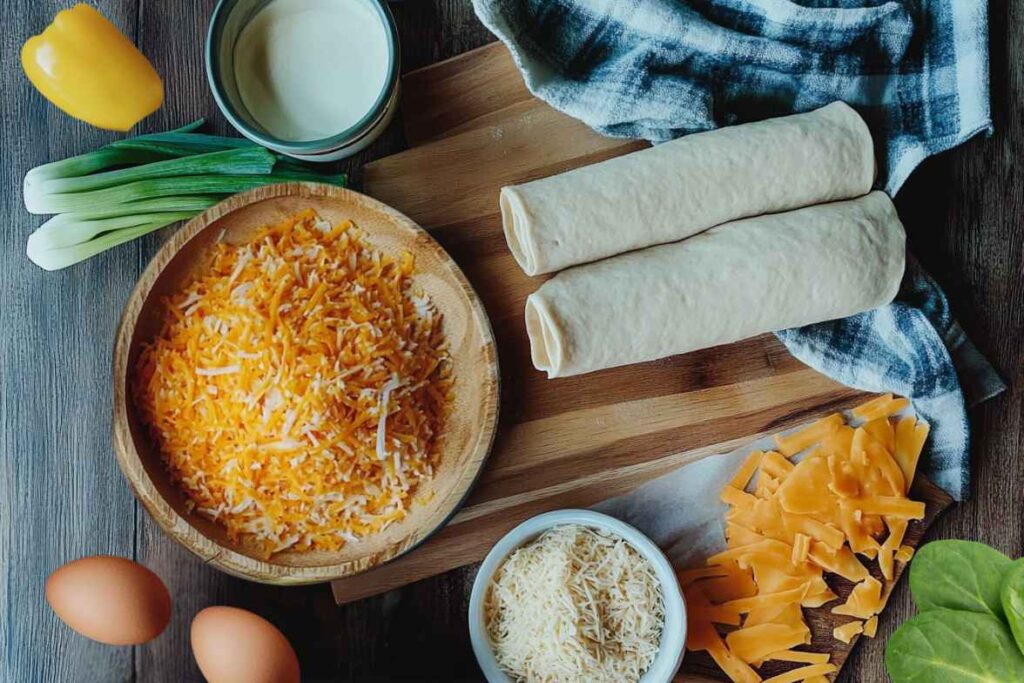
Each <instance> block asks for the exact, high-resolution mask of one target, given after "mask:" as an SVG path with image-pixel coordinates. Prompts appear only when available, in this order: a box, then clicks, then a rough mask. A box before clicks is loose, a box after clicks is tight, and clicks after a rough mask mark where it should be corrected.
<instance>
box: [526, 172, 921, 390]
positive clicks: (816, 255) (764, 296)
mask: <svg viewBox="0 0 1024 683" xmlns="http://www.w3.org/2000/svg"><path fill="white" fill-rule="evenodd" d="M905 241H906V237H905V234H904V231H903V225H902V224H901V223H900V220H899V217H898V216H897V214H896V209H895V207H894V206H893V204H892V201H890V199H889V197H888V196H886V195H885V194H884V193H882V192H873V193H871V194H869V195H866V196H864V197H861V198H860V199H854V200H850V201H844V202H835V203H831V204H823V205H820V206H812V207H808V208H805V209H798V210H796V211H789V212H787V213H780V214H773V215H768V216H759V217H757V218H748V219H743V220H739V221H735V222H732V223H726V224H724V225H721V226H719V227H717V228H713V229H712V230H709V231H707V232H705V233H704V234H701V235H697V236H696V237H691V238H690V239H687V240H683V241H682V242H677V243H674V244H667V245H661V246H657V247H651V248H649V249H643V250H641V251H635V252H632V253H629V254H623V255H621V256H616V257H614V258H610V259H606V260H604V261H600V262H598V263H593V264H589V265H585V266H579V267H577V268H571V269H569V270H566V271H564V272H562V273H559V274H558V275H556V276H555V277H554V278H552V279H551V280H549V281H548V282H546V283H545V284H544V285H543V286H542V287H541V288H540V289H538V290H537V291H536V292H534V293H533V294H531V295H530V297H529V298H528V299H527V301H526V329H527V332H528V334H529V337H530V351H531V355H532V357H533V363H534V365H535V366H536V367H537V369H539V370H545V371H547V373H548V377H565V376H569V375H578V374H582V373H585V372H592V371H594V370H601V369H604V368H611V367H615V366H619V365H627V364H629V363H639V362H643V361H649V360H654V359H657V358H665V357H667V356H673V355H676V354H680V353H686V352H689V351H694V350H696V349H701V348H706V347H710V346H717V345H719V344H726V343H730V342H735V341H738V340H740V339H746V338H748V337H753V336H756V335H758V334H763V333H765V332H771V331H774V330H780V329H784V328H788V327H799V326H801V325H808V324H811V323H816V322H821V321H824V320H832V319H835V318H842V317H845V316H848V315H853V314H855V313H860V312H863V311H867V310H870V309H872V308H876V307H878V306H882V305H884V304H887V303H889V302H890V301H892V299H893V297H895V296H896V292H897V291H898V289H899V285H900V280H901V279H902V277H903V268H904V246H905Z"/></svg>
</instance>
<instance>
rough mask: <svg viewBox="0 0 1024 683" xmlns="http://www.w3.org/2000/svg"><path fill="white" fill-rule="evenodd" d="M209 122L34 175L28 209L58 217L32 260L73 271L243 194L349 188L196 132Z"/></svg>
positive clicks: (45, 228)
mask: <svg viewBox="0 0 1024 683" xmlns="http://www.w3.org/2000/svg"><path fill="white" fill-rule="evenodd" d="M202 123H203V122H202V120H199V121H196V122H193V123H191V124H189V125H187V126H183V127H181V128H178V129H176V130H172V131H168V132H166V133H152V134H148V135H140V136H137V137H134V138H129V139H126V140H118V141H116V142H112V143H110V144H108V145H107V146H105V147H103V148H101V149H99V150H96V151H94V152H90V153H88V154H81V155H79V156H76V157H71V158H69V159H64V160H63V161H57V162H53V163H49V164H44V165H43V166H38V167H36V168H34V169H32V170H31V171H29V172H28V173H27V174H26V175H25V184H24V190H25V194H24V199H25V207H26V208H27V209H28V210H29V211H30V212H31V213H52V214H57V215H56V216H54V217H53V218H51V219H50V220H48V221H46V222H45V223H44V224H43V225H42V226H40V227H39V228H38V229H37V230H36V231H35V232H33V233H32V235H31V236H30V237H29V239H28V246H27V252H28V256H29V258H30V259H31V260H32V261H33V262H34V263H36V264H38V265H39V266H40V267H42V268H45V269H47V270H56V269H58V268H65V267H67V266H70V265H72V264H74V263H78V262H79V261H82V260H84V259H87V258H89V257H90V256H93V255H95V254H98V253H99V252H101V251H104V250H105V249H109V248H111V247H114V246H116V245H118V244H122V243H123V242H127V241H129V240H132V239H135V238H136V237H139V236H141V235H145V234H146V233H149V232H152V231H153V230H157V229H159V228H162V227H164V226H166V225H171V224H172V223H176V222H178V221H182V220H186V219H188V218H191V217H192V216H195V215H196V214H197V213H199V212H201V211H204V210H206V209H208V208H209V207H211V206H213V205H214V204H215V203H217V202H218V201H220V200H222V199H224V198H225V197H227V196H229V195H231V194H234V193H236V192H242V191H245V190H251V189H254V188H257V187H262V186H264V185H270V184H273V183H282V182H321V183H329V184H332V185H339V186H342V187H344V186H345V184H346V181H347V178H346V176H345V175H344V174H336V175H323V174H320V173H316V172H314V171H311V170H309V169H308V168H307V167H306V166H304V165H303V164H301V163H299V162H297V161H295V160H292V159H289V158H285V157H283V156H281V155H278V154H274V153H272V152H270V151H268V150H266V149H264V148H262V147H260V146H259V145H255V144H253V143H251V142H249V141H248V140H243V139H241V138H226V137H220V136H216V135H205V134H202V133H196V132H194V131H195V130H196V129H197V128H198V127H199V126H200V125H202Z"/></svg>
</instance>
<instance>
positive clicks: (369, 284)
mask: <svg viewBox="0 0 1024 683" xmlns="http://www.w3.org/2000/svg"><path fill="white" fill-rule="evenodd" d="M414 266H415V264H414V259H413V257H412V255H411V254H410V253H408V252H404V253H403V254H402V255H401V257H400V258H397V259H393V258H390V257H388V256H386V255H384V254H382V253H381V252H380V251H377V250H375V249H374V248H373V247H372V246H371V245H370V244H368V242H367V241H366V240H365V239H364V236H363V235H362V233H361V231H360V230H359V228H358V227H356V226H355V225H353V224H352V223H351V222H349V221H344V222H341V223H339V224H337V225H331V224H330V223H328V222H326V221H324V220H322V219H320V218H319V216H318V215H317V214H316V213H315V212H314V211H312V210H308V211H304V212H301V213H298V214H296V215H294V216H291V217H290V218H288V219H286V220H284V221H282V222H280V223H278V224H277V225H272V226H270V227H267V228H266V229H264V230H263V231H262V232H260V233H259V234H257V235H256V237H255V238H254V239H253V240H252V241H251V242H250V243H248V244H244V245H230V244H223V243H220V244H217V245H216V246H215V248H214V252H213V256H212V260H211V263H210V265H209V267H208V268H207V269H206V270H205V271H203V272H202V273H200V274H199V275H198V276H196V277H194V278H193V279H192V280H191V282H190V283H189V284H188V285H187V286H186V287H185V288H184V289H182V290H181V291H179V292H177V293H176V294H174V295H172V296H170V297H169V298H168V299H167V300H166V301H165V302H164V308H163V316H164V317H163V318H162V322H161V326H160V329H159V332H158V333H157V334H156V336H155V337H154V338H153V339H151V340H150V341H148V342H146V343H144V344H143V346H142V350H141V353H140V354H139V356H138V359H137V362H136V364H135V368H134V376H133V379H132V393H133V398H134V401H135V405H136V407H137V410H138V413H139V415H140V418H141V420H142V422H143V423H144V424H145V425H146V426H147V427H148V431H149V433H150V435H151V437H152V438H153V439H154V441H155V443H156V445H157V447H158V449H159V452H160V455H161V457H162V459H163V461H164V463H165V465H166V467H167V469H168V471H169V473H170V475H171V479H172V480H173V481H174V482H175V483H177V484H178V486H179V487H180V488H181V489H182V490H183V492H184V493H185V495H186V497H187V505H188V506H189V508H190V509H191V510H193V511H194V512H197V513H198V514H200V515H202V516H204V517H206V518H208V519H210V520H214V521H216V522H218V523H219V524H221V525H223V526H224V528H225V529H226V530H227V534H228V537H229V538H230V539H232V540H233V541H236V542H239V543H242V544H243V545H245V546H247V547H251V548H255V549H256V550H257V552H259V553H261V554H263V555H264V556H269V555H271V554H273V553H275V552H279V551H283V550H286V549H287V550H292V551H295V550H308V549H315V550H337V549H339V548H341V547H342V546H343V545H344V544H345V543H346V542H348V541H352V540H355V539H357V538H360V537H363V536H366V535H368V534H373V533H376V532H378V531H381V530H382V529H384V528H386V527H387V526H388V525H390V524H392V523H394V522H396V521H398V520H401V519H402V518H403V517H404V516H406V514H407V513H408V511H409V508H410V504H411V502H412V500H413V498H414V496H415V494H416V491H417V487H418V486H419V485H420V484H421V483H422V482H423V481H425V480H426V479H428V478H430V477H431V476H432V475H433V473H434V471H435V469H436V468H437V466H438V464H439V463H438V456H439V452H440V448H439V444H440V440H441V438H442V436H443V433H444V426H445V421H446V418H447V416H448V414H449V411H450V406H451V398H452V379H451V359H450V358H449V355H448V348H447V344H446V341H445V338H444V335H443V334H442V329H441V316H440V314H439V313H438V312H437V310H436V309H435V307H434V306H433V305H432V303H431V301H430V300H429V299H428V298H427V297H426V296H425V295H424V294H423V293H422V292H419V291H417V290H416V288H415V287H414V286H413V284H412V274H413V270H414Z"/></svg>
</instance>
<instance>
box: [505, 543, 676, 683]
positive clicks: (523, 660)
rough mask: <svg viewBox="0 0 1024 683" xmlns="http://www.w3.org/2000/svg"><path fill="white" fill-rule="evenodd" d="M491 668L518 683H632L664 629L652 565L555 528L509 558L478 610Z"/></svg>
mask: <svg viewBox="0 0 1024 683" xmlns="http://www.w3.org/2000/svg"><path fill="white" fill-rule="evenodd" d="M485 611H486V623H487V632H488V637H489V638H490V641H491V645H492V647H493V648H494V653H495V657H496V658H497V660H498V664H499V665H500V666H501V667H502V669H504V670H505V672H506V673H507V674H508V675H509V676H511V677H512V678H513V679H514V680H516V681H521V682H529V683H532V682H533V681H545V682H554V681H588V682H594V683H597V682H601V681H608V682H615V683H621V682H625V681H638V680H639V679H640V677H641V676H642V675H643V674H644V672H645V671H646V670H647V669H648V668H649V667H650V665H651V663H652V662H653V661H654V658H655V656H656V655H657V654H658V646H659V642H660V640H661V632H662V629H663V627H664V621H665V607H664V599H663V597H662V592H661V584H660V583H659V581H658V578H657V577H656V576H655V574H654V568H653V567H652V566H651V564H650V562H648V561H647V559H646V558H644V557H643V556H642V555H640V554H639V553H638V552H637V551H636V549H635V548H633V547H632V546H631V545H630V544H629V543H627V542H626V541H625V540H624V539H622V538H620V537H618V536H616V535H614V534H610V533H607V532H604V531H601V530H598V529H592V528H589V527H585V526H580V525H567V526H561V527H555V528H554V529H550V530H549V531H547V532H545V533H544V534H542V535H541V536H540V537H539V538H537V539H536V540H534V541H532V542H531V543H529V544H527V545H525V546H523V547H522V548H519V549H518V550H516V551H515V552H514V553H512V554H511V555H510V556H509V557H508V559H507V560H506V561H505V562H504V564H503V565H502V566H501V567H499V569H498V571H497V572H496V573H495V575H494V578H493V580H492V583H491V585H490V587H489V590H488V592H487V598H486V603H485Z"/></svg>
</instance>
